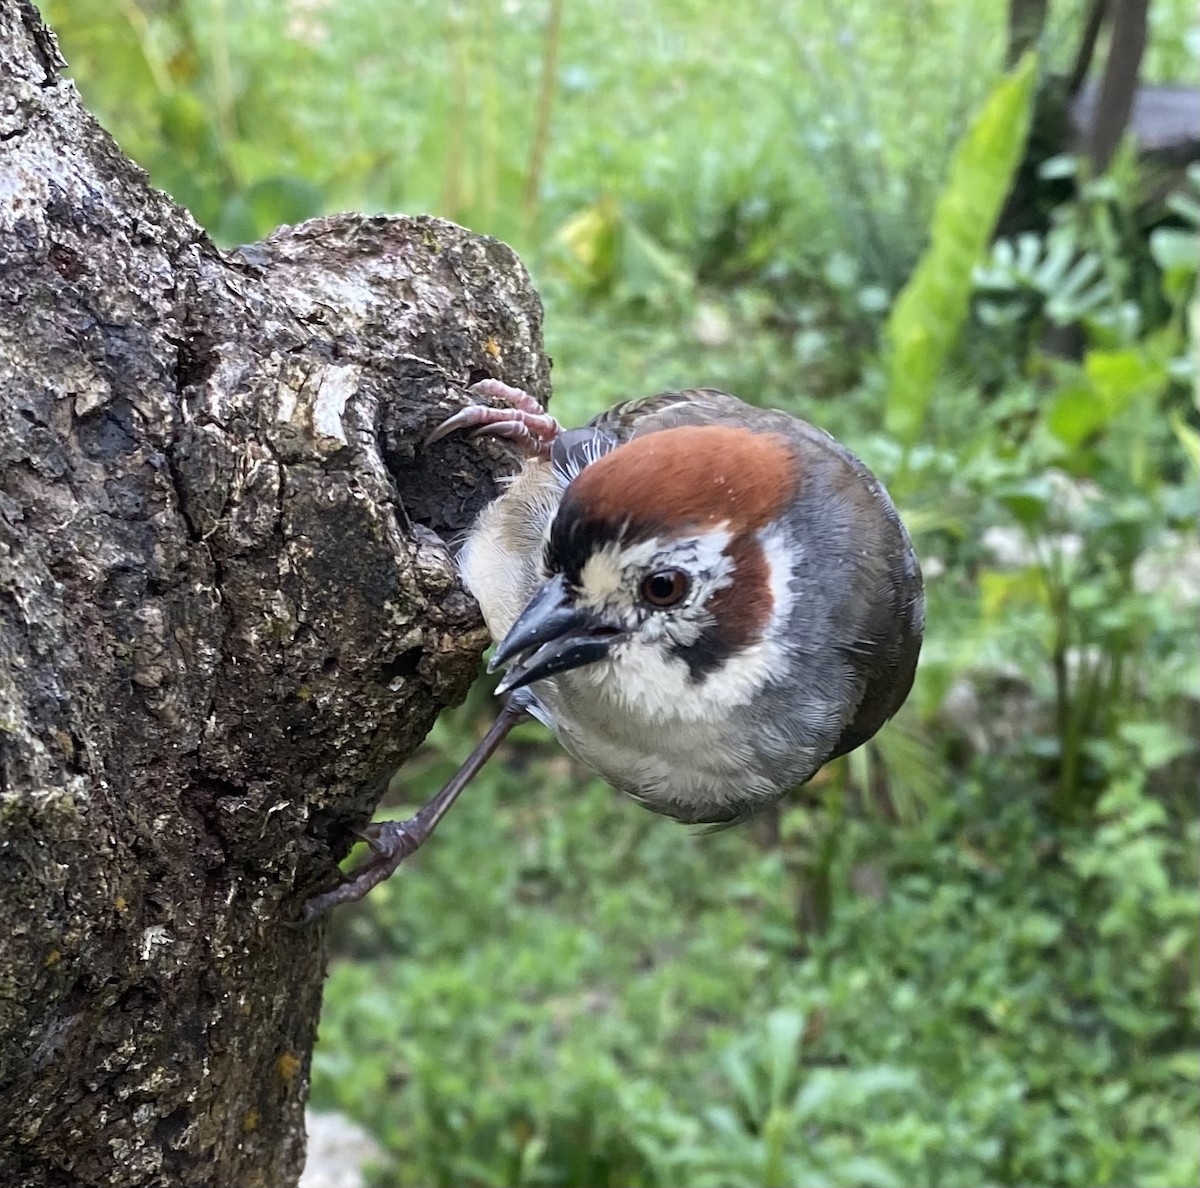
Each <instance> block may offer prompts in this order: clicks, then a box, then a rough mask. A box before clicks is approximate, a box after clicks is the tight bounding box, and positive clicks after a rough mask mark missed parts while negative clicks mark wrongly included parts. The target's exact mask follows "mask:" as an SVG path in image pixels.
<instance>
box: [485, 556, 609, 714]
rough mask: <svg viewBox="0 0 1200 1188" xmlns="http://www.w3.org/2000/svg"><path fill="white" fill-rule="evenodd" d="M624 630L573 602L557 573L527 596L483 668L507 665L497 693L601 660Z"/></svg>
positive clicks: (494, 668)
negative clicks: (533, 593)
mask: <svg viewBox="0 0 1200 1188" xmlns="http://www.w3.org/2000/svg"><path fill="white" fill-rule="evenodd" d="M623 634H624V633H623V632H621V631H619V630H617V629H616V628H615V627H611V626H609V625H608V624H607V623H604V622H603V621H602V620H601V619H600V618H599V617H598V616H597V615H595V614H594V613H593V612H591V611H588V610H582V609H580V608H578V607H576V606H575V604H574V603H573V602H572V600H571V596H570V594H568V592H567V586H566V582H565V581H564V580H563V577H562V575H561V574H558V575H556V576H555V577H552V578H551V579H550V580H549V581H548V582H546V583H545V584H544V585H543V586H542V588H541V589H540V590H539V591H538V592H537V593H536V594H535V595H534V596H533V598H532V599H530V602H529V605H528V606H527V607H526V608H525V609H524V610H523V611H522V612H521V614H520V615H519V616H518V618H517V621H516V622H515V623H514V624H513V625H512V628H511V629H510V631H509V633H508V634H507V635H506V636H505V637H504V638H503V639H502V640H501V641H500V646H499V647H497V648H496V654H495V655H494V656H493V657H492V659H491V662H490V663H489V664H488V671H489V672H495V670H496V669H497V668H499V667H500V665H502V664H507V665H508V672H506V673H505V674H504V679H503V680H502V681H501V682H500V684H499V686H498V687H497V689H496V692H497V693H507V692H509V691H510V690H512V689H520V688H521V687H522V686H523V685H528V684H531V683H532V682H533V681H540V680H542V679H543V678H545V677H549V676H555V675H557V674H558V673H560V672H569V671H570V670H571V669H572V668H581V667H582V666H583V665H585V664H594V663H595V662H596V661H597V660H602V659H603V658H604V657H605V656H607V655H608V652H609V649H610V648H611V647H612V646H613V644H615V643H617V642H618V640H620V639H621V638H622V637H623Z"/></svg>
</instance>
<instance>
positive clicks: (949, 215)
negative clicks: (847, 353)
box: [886, 54, 1037, 446]
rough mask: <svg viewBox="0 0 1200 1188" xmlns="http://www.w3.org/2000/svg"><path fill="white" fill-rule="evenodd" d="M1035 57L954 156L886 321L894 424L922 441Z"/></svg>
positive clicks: (1018, 141) (1003, 183)
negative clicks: (921, 250) (918, 252)
mask: <svg viewBox="0 0 1200 1188" xmlns="http://www.w3.org/2000/svg"><path fill="white" fill-rule="evenodd" d="M1036 78H1037V58H1036V57H1035V56H1034V55H1033V54H1026V55H1025V56H1024V57H1023V58H1022V59H1021V61H1020V62H1019V63H1017V65H1016V67H1015V68H1014V69H1013V71H1012V72H1011V73H1010V74H1008V75H1007V76H1006V77H1005V78H1003V79H1002V80H1001V81H1000V82H999V83H998V84H997V85H996V87H995V88H994V89H993V91H992V93H991V95H989V96H988V98H987V100H986V102H985V103H984V105H983V108H982V109H981V110H980V112H979V114H978V115H977V116H976V117H975V120H974V121H973V122H972V124H971V127H970V128H969V129H968V131H967V134H966V135H965V136H964V137H963V139H962V140H961V141H960V142H959V145H958V147H957V148H956V149H955V151H954V156H953V158H952V160H951V162H950V176H949V178H948V179H947V182H946V186H945V189H943V191H942V193H941V195H940V196H939V198H938V201H937V205H936V206H935V208H934V212H933V222H932V224H931V226H930V242H929V247H928V248H927V249H926V251H925V254H924V255H923V256H922V257H921V262H920V263H919V264H918V265H917V268H916V271H915V272H914V273H913V274H912V277H911V278H910V279H909V282H908V284H906V285H905V286H904V289H903V290H902V292H901V293H900V296H899V297H898V298H897V299H896V304H895V305H894V306H893V307H892V312H891V315H890V316H889V318H888V321H887V327H886V338H887V405H886V424H887V428H888V431H889V432H890V433H892V434H894V435H895V436H896V437H898V438H899V439H900V441H902V442H903V443H904V444H905V445H906V446H907V445H911V444H912V443H913V442H914V441H916V439H917V436H918V435H919V434H920V432H921V428H922V426H923V425H924V423H925V417H926V415H927V413H928V411H929V402H930V399H931V398H932V395H933V385H934V382H935V381H936V380H937V377H938V373H939V372H940V371H941V370H942V368H943V366H944V365H945V362H946V359H947V357H948V356H949V354H950V351H951V350H952V349H953V347H954V344H955V342H956V341H957V340H958V336H959V334H960V332H961V331H962V328H963V324H964V323H965V322H966V318H967V312H968V310H969V308H970V301H971V273H972V270H973V269H974V267H975V265H976V264H977V263H978V261H979V258H980V256H981V255H982V254H983V251H984V249H985V248H986V247H987V243H988V240H989V239H990V238H991V235H992V229H993V228H994V226H995V224H996V219H997V218H998V217H999V214H1000V207H1001V205H1002V204H1003V202H1004V196H1005V195H1006V194H1007V193H1008V188H1009V185H1010V183H1011V181H1012V176H1013V173H1014V171H1015V170H1016V168H1017V165H1018V164H1019V162H1020V160H1021V153H1022V152H1023V150H1024V147H1025V137H1026V134H1027V132H1028V130H1029V116H1030V111H1031V108H1032V105H1033V95H1034V83H1035V81H1036Z"/></svg>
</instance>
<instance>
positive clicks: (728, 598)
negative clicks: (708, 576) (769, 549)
mask: <svg viewBox="0 0 1200 1188" xmlns="http://www.w3.org/2000/svg"><path fill="white" fill-rule="evenodd" d="M729 558H730V560H731V561H732V562H733V581H732V582H731V583H730V584H729V585H728V586H725V587H724V588H723V589H721V590H718V591H717V592H716V593H715V594H714V595H713V596H712V598H710V599H709V602H708V609H709V610H710V611H711V612H712V614H713V616H714V617H715V618H716V620H717V629H716V630H717V639H718V643H719V646H720V647H721V648H722V649H723V650H725V651H726V654H729V653H731V652H736V651H738V650H739V649H741V648H746V647H749V646H750V645H751V644H755V643H757V642H758V641H759V640H760V639H762V636H763V632H764V631H765V630H766V628H767V623H768V622H770V619H771V611H772V610H773V609H774V606H775V599H774V596H773V595H772V594H771V569H770V566H769V565H768V563H767V558H766V554H764V553H763V549H762V545H760V544H759V543H758V541H757V540H756V539H755V538H754V537H753V536H740V537H738V538H737V539H736V540H734V541H733V542H732V544H731V545H730V546H729Z"/></svg>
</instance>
